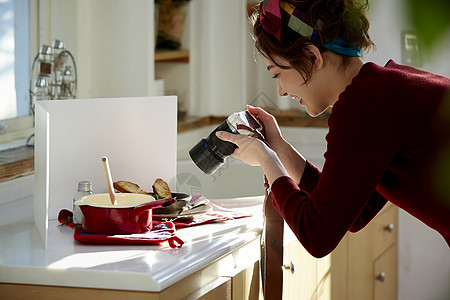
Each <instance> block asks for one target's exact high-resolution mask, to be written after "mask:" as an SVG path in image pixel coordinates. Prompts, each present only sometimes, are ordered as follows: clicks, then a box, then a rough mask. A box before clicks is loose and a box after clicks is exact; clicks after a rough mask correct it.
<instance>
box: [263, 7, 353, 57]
mask: <svg viewBox="0 0 450 300" xmlns="http://www.w3.org/2000/svg"><path fill="white" fill-rule="evenodd" d="M282 14H283V15H284V16H285V19H286V20H287V26H288V27H289V28H290V29H292V30H293V31H294V32H296V33H298V34H299V35H301V36H303V37H304V38H306V39H308V40H310V41H311V42H313V43H316V44H321V46H322V47H324V48H326V49H328V50H331V51H334V52H336V53H339V54H343V55H347V56H361V48H360V47H354V46H351V45H349V44H348V43H347V42H346V41H345V40H344V39H342V38H339V39H334V40H331V41H328V40H327V41H325V42H324V43H322V41H321V38H320V35H319V33H318V32H317V30H315V29H314V28H313V27H312V26H311V25H309V24H308V23H307V22H306V20H307V15H306V13H305V12H303V11H301V10H299V9H298V8H296V7H295V6H293V5H291V4H289V3H287V2H285V1H280V0H264V1H263V2H262V3H260V12H259V18H260V22H261V26H262V28H263V29H264V31H265V32H267V33H268V34H270V35H273V36H274V37H275V38H276V39H277V40H279V41H280V42H281V15H282ZM319 22H320V20H319ZM319 27H320V23H319Z"/></svg>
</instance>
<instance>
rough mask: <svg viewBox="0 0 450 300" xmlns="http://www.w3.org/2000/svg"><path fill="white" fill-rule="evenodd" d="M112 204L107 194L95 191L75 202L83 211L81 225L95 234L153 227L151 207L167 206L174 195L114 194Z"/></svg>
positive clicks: (118, 232) (117, 232)
mask: <svg viewBox="0 0 450 300" xmlns="http://www.w3.org/2000/svg"><path fill="white" fill-rule="evenodd" d="M116 200H117V204H116V205H113V204H111V200H110V198H109V194H95V195H90V196H86V197H84V198H82V199H81V200H79V201H77V202H75V205H79V206H80V209H81V211H82V213H83V221H82V228H83V231H85V232H87V233H95V234H108V235H112V234H132V233H144V232H147V231H149V230H151V228H152V209H153V208H159V207H167V206H169V205H171V204H172V203H174V202H175V201H176V200H175V199H173V198H169V199H162V200H155V198H153V197H152V196H150V195H144V194H125V193H123V194H116Z"/></svg>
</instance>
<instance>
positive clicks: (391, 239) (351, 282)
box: [331, 203, 398, 300]
mask: <svg viewBox="0 0 450 300" xmlns="http://www.w3.org/2000/svg"><path fill="white" fill-rule="evenodd" d="M397 216H398V209H397V208H396V207H395V206H394V205H392V204H389V203H388V204H387V205H386V207H384V208H383V209H382V210H381V211H380V213H379V214H378V215H377V216H376V217H375V218H374V219H373V220H372V221H371V222H370V223H369V224H368V225H367V226H366V227H365V228H364V229H362V230H361V231H359V232H357V233H348V234H347V235H346V236H345V237H344V239H343V240H342V241H341V243H340V244H339V246H338V248H337V249H336V250H335V251H334V252H333V253H332V263H331V265H332V276H333V278H336V281H335V282H334V283H333V285H332V298H333V299H348V300H357V299H358V300H359V299H396V298H397V236H398V235H397V225H398V221H397Z"/></svg>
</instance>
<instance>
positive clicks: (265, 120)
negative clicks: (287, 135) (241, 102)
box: [247, 105, 284, 152]
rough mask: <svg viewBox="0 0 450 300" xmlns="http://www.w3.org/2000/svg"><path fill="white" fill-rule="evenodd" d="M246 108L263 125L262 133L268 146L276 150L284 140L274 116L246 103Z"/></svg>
mask: <svg viewBox="0 0 450 300" xmlns="http://www.w3.org/2000/svg"><path fill="white" fill-rule="evenodd" d="M247 110H248V111H249V112H250V113H251V114H252V115H253V116H255V117H256V118H257V119H259V120H260V121H261V123H262V124H263V126H264V131H263V135H264V138H265V141H266V143H267V144H268V145H269V146H270V148H272V149H273V150H274V151H275V152H276V149H277V148H278V147H279V146H280V145H281V144H282V142H283V141H284V140H283V137H282V136H281V131H280V127H279V126H278V123H277V120H276V119H275V117H274V116H272V115H271V114H269V113H268V112H266V111H265V110H264V109H262V108H260V107H254V106H251V105H247Z"/></svg>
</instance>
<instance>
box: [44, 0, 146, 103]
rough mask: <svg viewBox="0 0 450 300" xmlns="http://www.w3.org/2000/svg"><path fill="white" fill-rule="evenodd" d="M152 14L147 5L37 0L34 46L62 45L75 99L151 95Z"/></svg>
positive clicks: (136, 1) (139, 0)
mask: <svg viewBox="0 0 450 300" xmlns="http://www.w3.org/2000/svg"><path fill="white" fill-rule="evenodd" d="M153 11H154V5H153V1H146V0H134V1H131V2H130V1H120V0H97V1H89V0H78V1H71V0H58V1H51V0H41V1H39V41H38V43H39V44H40V45H42V44H49V45H50V44H51V42H52V41H53V40H54V39H60V40H63V41H65V42H67V47H68V50H69V51H70V52H71V53H72V54H73V55H74V57H75V61H76V63H77V69H78V91H77V97H78V98H107V97H124V96H147V95H153V94H154V86H153V84H154V52H153V49H154V22H153V18H152V16H153ZM149 16H150V17H149Z"/></svg>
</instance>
